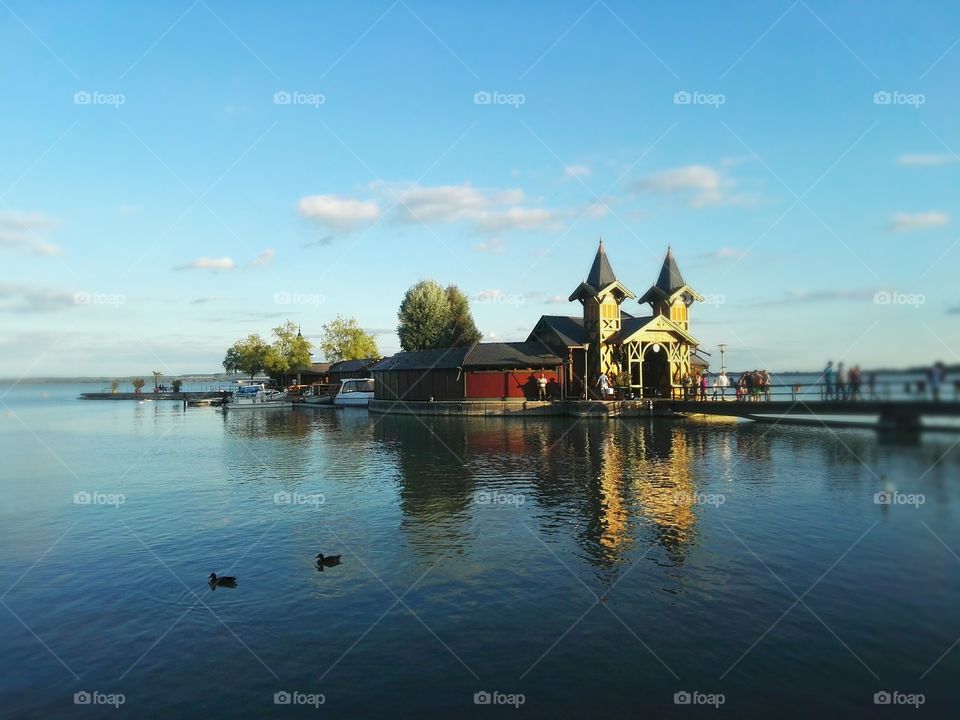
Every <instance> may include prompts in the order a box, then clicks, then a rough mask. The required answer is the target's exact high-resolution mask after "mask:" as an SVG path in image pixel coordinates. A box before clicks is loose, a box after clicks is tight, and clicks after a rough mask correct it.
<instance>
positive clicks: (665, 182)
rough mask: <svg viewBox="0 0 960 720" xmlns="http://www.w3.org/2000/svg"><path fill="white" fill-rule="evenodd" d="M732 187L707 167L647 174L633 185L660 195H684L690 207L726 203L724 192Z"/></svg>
mask: <svg viewBox="0 0 960 720" xmlns="http://www.w3.org/2000/svg"><path fill="white" fill-rule="evenodd" d="M735 184H736V183H734V181H733V180H731V179H729V178H725V177H724V176H723V175H722V174H721V173H720V172H719V171H718V170H717V169H716V168H712V167H710V166H709V165H687V166H685V167H679V168H673V169H671V170H664V171H662V172H659V173H655V174H653V175H649V176H647V177H645V178H643V179H642V180H639V181H637V182H636V183H634V188H635V189H636V190H638V191H639V192H645V193H654V194H659V195H685V196H687V197H688V203H689V204H690V205H691V206H692V207H704V206H706V205H716V204H719V203H721V202H724V201H727V200H729V198H728V197H727V196H726V194H725V192H726V191H728V190H730V189H731V188H733V187H734V185H735Z"/></svg>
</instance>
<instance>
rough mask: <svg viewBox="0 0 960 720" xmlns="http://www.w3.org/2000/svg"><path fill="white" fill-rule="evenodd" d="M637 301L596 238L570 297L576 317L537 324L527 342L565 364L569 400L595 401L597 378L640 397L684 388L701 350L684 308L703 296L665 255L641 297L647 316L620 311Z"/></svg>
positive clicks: (544, 318) (552, 317)
mask: <svg viewBox="0 0 960 720" xmlns="http://www.w3.org/2000/svg"><path fill="white" fill-rule="evenodd" d="M636 297H637V296H636V295H635V294H634V293H633V292H632V291H631V290H629V289H628V288H627V287H626V286H625V285H623V283H621V282H620V281H619V280H618V279H617V277H616V275H615V273H614V272H613V267H612V266H611V264H610V260H609V259H608V258H607V254H606V251H605V250H604V247H603V241H602V240H601V241H600V246H599V248H598V249H597V254H596V256H595V257H594V260H593V265H592V266H591V268H590V272H589V273H588V274H587V279H586V280H585V281H584V282H582V283H580V285H578V286H577V288H576V289H575V290H574V291H573V293H572V294H571V295H570V298H569V299H570V301H571V302H573V301H577V302H579V303H580V305H581V307H582V314H581V316H571V317H565V316H556V315H544V316H542V317H541V318H540V320H539V321H538V322H537V324H536V326H535V327H534V328H533V331H532V332H531V333H530V336H529V337H528V338H527V340H528V342H538V343H540V344H542V345H543V346H545V347H548V348H550V349H551V350H552V351H553V352H554V353H556V354H558V355H560V356H561V357H563V358H564V360H565V361H566V372H565V378H564V380H565V386H566V388H567V391H568V392H567V396H568V397H585V396H588V395H589V396H591V397H593V396H595V394H594V392H593V390H594V388H595V385H596V380H597V378H598V377H599V375H600V373H601V372H603V373H606V374H607V375H608V376H612V377H613V378H614V382H615V384H616V385H618V386H620V387H623V388H629V391H630V392H631V393H632V394H634V395H637V396H640V397H668V396H672V395H674V394H676V393H678V392H679V390H680V388H682V385H683V378H684V376H685V375H689V374H690V373H691V360H690V358H691V354H692V353H693V352H694V351H695V350H696V348H697V346H698V345H699V341H698V340H697V339H696V338H695V337H694V336H693V335H691V334H690V317H689V309H690V306H691V305H692V304H693V303H694V302H696V301H702V300H703V297H702V296H701V295H700V294H699V293H697V291H696V290H694V289H693V288H692V287H690V286H689V285H687V283H686V281H684V279H683V275H682V274H681V273H680V268H679V267H678V265H677V262H676V260H675V259H674V257H673V253H672V252H671V250H670V249H667V255H666V257H665V258H664V260H663V265H662V267H661V269H660V274H659V276H658V277H657V281H656V282H655V283H654V284H653V285H652V286H651V287H650V289H649V290H647V292H646V293H644V294H643V296H642V297H640V299H639V302H640V303H641V304H642V305H649V306H650V314H649V315H645V316H639V317H634V316H633V315H630V314H629V313H627V312H624V310H623V309H622V308H621V305H622V304H623V303H624V302H625V301H626V300H628V299H636Z"/></svg>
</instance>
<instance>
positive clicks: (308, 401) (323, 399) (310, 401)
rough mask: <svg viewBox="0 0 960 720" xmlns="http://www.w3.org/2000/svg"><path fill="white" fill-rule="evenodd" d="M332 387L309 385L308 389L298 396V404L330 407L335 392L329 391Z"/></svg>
mask: <svg viewBox="0 0 960 720" xmlns="http://www.w3.org/2000/svg"><path fill="white" fill-rule="evenodd" d="M334 387H336V386H334V385H321V384H316V385H311V386H310V388H309V389H308V390H307V391H306V392H304V393H303V394H302V395H301V396H300V404H303V405H332V404H333V396H334V395H336V393H335V392H331V390H332V389H333V388H334Z"/></svg>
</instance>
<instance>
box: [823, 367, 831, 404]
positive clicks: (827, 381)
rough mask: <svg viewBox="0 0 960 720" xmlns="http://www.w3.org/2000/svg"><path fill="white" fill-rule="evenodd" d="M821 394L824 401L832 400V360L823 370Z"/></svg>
mask: <svg viewBox="0 0 960 720" xmlns="http://www.w3.org/2000/svg"><path fill="white" fill-rule="evenodd" d="M823 394H824V400H833V360H828V361H827V366H826V367H825V368H824V369H823Z"/></svg>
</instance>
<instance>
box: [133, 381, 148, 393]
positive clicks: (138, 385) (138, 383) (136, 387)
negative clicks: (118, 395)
mask: <svg viewBox="0 0 960 720" xmlns="http://www.w3.org/2000/svg"><path fill="white" fill-rule="evenodd" d="M131 384H132V385H133V391H134V392H135V393H138V392H140V391H141V390H143V386H144V385H146V384H147V381H146V380H144V379H143V378H137V379H136V380H134V381H133V382H132V383H131Z"/></svg>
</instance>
